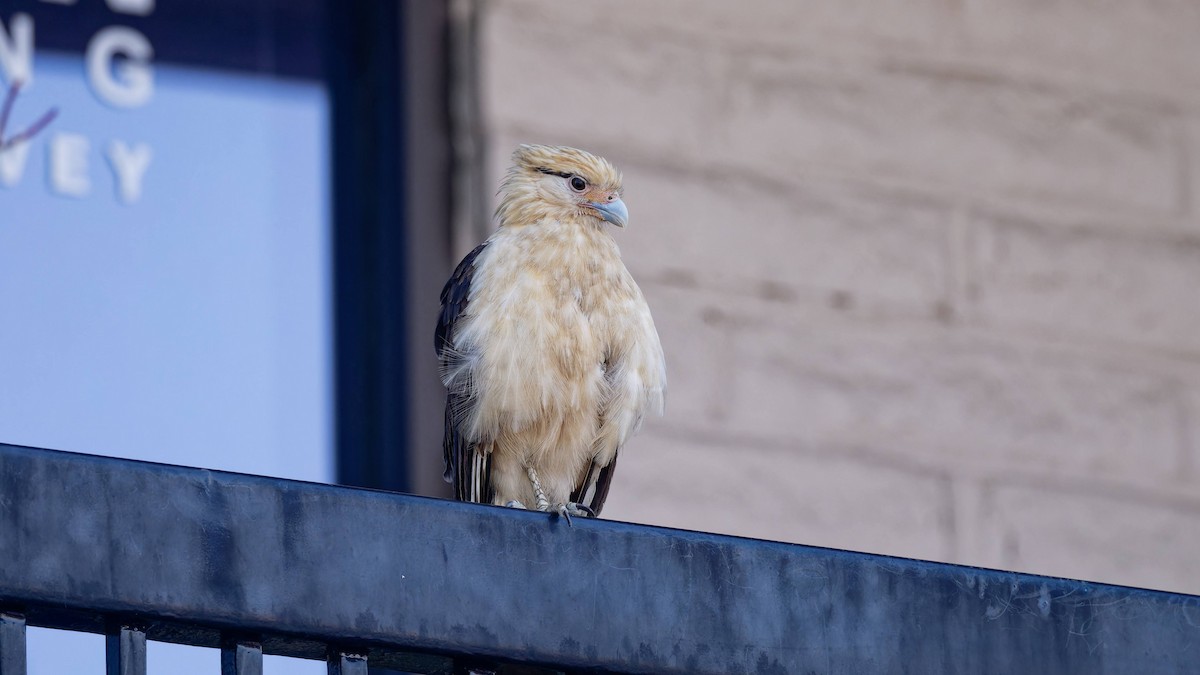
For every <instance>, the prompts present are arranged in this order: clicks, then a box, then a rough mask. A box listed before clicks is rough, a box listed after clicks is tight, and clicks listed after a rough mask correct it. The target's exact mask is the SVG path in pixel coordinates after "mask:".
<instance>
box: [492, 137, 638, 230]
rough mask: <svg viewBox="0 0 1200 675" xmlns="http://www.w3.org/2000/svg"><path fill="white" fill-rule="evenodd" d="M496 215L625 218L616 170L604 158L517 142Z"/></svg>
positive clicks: (505, 220)
mask: <svg viewBox="0 0 1200 675" xmlns="http://www.w3.org/2000/svg"><path fill="white" fill-rule="evenodd" d="M500 192H501V194H502V195H503V197H502V199H501V201H500V208H499V209H498V210H497V216H498V217H499V219H500V224H501V225H511V224H527V223H533V222H537V221H539V220H542V219H544V218H553V219H556V220H579V219H584V220H586V221H591V222H594V223H596V224H600V223H601V221H607V222H609V223H612V224H613V225H616V226H617V227H625V225H626V224H627V223H628V222H629V212H628V211H627V210H626V209H625V202H623V201H621V173H620V172H619V171H617V170H616V168H615V167H613V165H612V164H610V163H609V161H608V160H607V159H604V158H603V157H597V156H596V155H593V154H591V153H588V152H584V151H583V150H576V149H575V148H568V147H566V146H554V145H522V146H520V147H518V148H517V151H516V152H514V153H513V165H512V167H511V168H510V169H509V170H508V175H507V176H505V178H504V182H503V183H502V184H501V186H500Z"/></svg>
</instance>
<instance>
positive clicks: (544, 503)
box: [525, 464, 550, 511]
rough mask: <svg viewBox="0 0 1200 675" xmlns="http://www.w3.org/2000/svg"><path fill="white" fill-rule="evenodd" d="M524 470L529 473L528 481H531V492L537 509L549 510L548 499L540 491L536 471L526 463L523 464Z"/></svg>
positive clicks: (540, 486)
mask: <svg viewBox="0 0 1200 675" xmlns="http://www.w3.org/2000/svg"><path fill="white" fill-rule="evenodd" d="M525 472H526V473H528V474H529V482H530V483H533V494H534V496H535V497H536V498H537V510H538V511H549V510H550V500H549V499H546V493H545V492H543V491H542V481H540V480H538V476H537V472H536V471H534V470H533V467H532V466H529V465H528V464H526V465H525Z"/></svg>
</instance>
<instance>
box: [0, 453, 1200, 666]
mask: <svg viewBox="0 0 1200 675" xmlns="http://www.w3.org/2000/svg"><path fill="white" fill-rule="evenodd" d="M764 517H768V514H764ZM769 517H777V515H775V516H769ZM0 559H2V560H3V564H0V606H2V607H5V608H8V609H12V610H14V611H19V612H23V613H24V614H25V615H26V616H27V617H28V619H29V622H30V623H31V624H34V625H45V626H52V627H60V628H70V629H75V630H91V631H97V632H100V631H103V630H105V626H106V622H109V623H111V622H112V621H113V620H114V618H115V617H120V618H121V619H122V620H124V619H129V620H135V619H136V620H138V621H140V622H141V623H142V625H144V626H146V630H147V635H148V636H149V637H150V638H151V639H159V640H169V641H175V642H183V643H188V644H197V645H204V646H212V647H215V646H218V645H219V644H220V643H221V638H222V635H223V634H224V635H226V636H228V635H231V634H235V633H236V634H242V635H253V636H255V638H256V639H258V640H260V641H261V642H262V645H263V649H264V651H266V652H268V653H276V654H285V655H290V656H301V657H309V658H323V657H324V655H325V650H326V649H327V646H328V645H339V646H349V647H355V648H358V649H361V650H362V652H363V653H365V654H369V655H370V658H371V660H372V663H375V664H379V665H389V666H391V667H396V668H404V669H409V670H414V671H423V672H438V671H443V670H446V669H448V668H449V663H450V659H451V658H452V657H455V656H459V655H467V656H471V657H476V658H484V659H498V660H507V661H520V662H527V663H536V664H544V665H548V666H557V667H560V668H564V669H602V670H612V671H626V672H647V673H651V672H653V673H672V672H673V673H703V672H712V673H734V672H760V673H801V672H810V671H813V672H826V673H832V672H842V673H874V672H921V673H934V672H964V673H966V672H979V673H982V672H1013V673H1017V672H1055V673H1065V674H1070V673H1103V672H1108V673H1118V672H1138V673H1184V672H1191V673H1194V672H1196V669H1197V665H1196V664H1197V663H1200V598H1198V597H1195V596H1189V595H1182V594H1172V593H1163V592H1156V591H1148V590H1142V589H1135V588H1125V587H1119V586H1109V585H1103V584H1094V583H1087V582H1080V581H1071V580H1065V579H1055V578H1048V577H1039V576H1032V575H1024V574H1016V573H1010V572H999V571H993V570H983V569H977V568H970V567H961V566H954V565H944V564H937V563H928V562H921V561H914V560H905V559H898V558H889V557H884V556H876V555H868V554H860V553H850V552H846V551H837V550H829V549H819V548H812V547H806V546H798V545H790V544H780V543H773V542H765V541H757V540H749V539H740V538H736V537H726V536H719V535H712V534H703V533H696V532H685V531H679V530H670V529H663V528H655V527H646V526H639V525H631V524H627V523H620V522H613V521H603V520H600V521H594V520H584V519H576V520H575V525H574V527H568V526H567V524H566V523H565V522H563V521H561V520H558V519H556V518H554V517H550V516H546V515H545V514H539V513H530V512H522V511H517V510H511V509H497V508H491V507H484V506H477V505H469V504H459V503H453V502H446V501H442V500H436V499H427V498H421V497H414V496H409V495H401V494H391V493H385V492H378V491H370V490H357V489H349V488H342V487H336V486H329V485H319V484H313V483H302V482H296V481H287V480H280V479H272V478H264V477H257V476H246V475H239V474H232V473H224V472H219V471H210V470H205V469H191V468H184V467H176V466H167V465H161V464H150V463H145V462H135V461H129V460H121V459H114V458H109V457H98V456H89V455H78V454H71V453H62V452H55V451H49V450H36V449H31V448H22V447H16V446H8V445H0Z"/></svg>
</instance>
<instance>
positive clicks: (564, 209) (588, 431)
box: [434, 144, 667, 524]
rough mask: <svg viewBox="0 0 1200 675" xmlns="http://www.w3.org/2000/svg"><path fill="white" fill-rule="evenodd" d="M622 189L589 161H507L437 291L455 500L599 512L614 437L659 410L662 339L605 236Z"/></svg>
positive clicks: (553, 157)
mask: <svg viewBox="0 0 1200 675" xmlns="http://www.w3.org/2000/svg"><path fill="white" fill-rule="evenodd" d="M623 194H624V191H623V187H622V175H621V173H620V172H619V171H618V170H617V169H616V168H615V167H614V166H613V165H612V164H611V163H610V162H609V161H608V160H606V159H604V158H602V157H599V156H596V155H593V154H591V153H589V152H586V151H583V150H579V149H576V148H571V147H566V146H553V145H532V144H531V145H521V146H519V147H518V148H517V149H516V151H515V152H514V153H513V155H512V165H511V167H510V168H509V169H508V172H507V173H506V175H505V176H504V178H503V180H502V181H501V184H500V192H499V195H500V203H499V206H498V207H497V209H496V214H495V219H496V221H497V223H498V227H497V229H496V230H495V232H494V233H493V234H492V235H491V236H490V237H488V238H487V240H486V241H484V242H483V243H482V244H480V245H479V246H477V247H475V249H474V250H472V251H471V252H470V253H468V254H467V255H466V257H464V258H463V259H462V261H461V262H460V263H459V264H458V266H457V267H456V268H455V270H454V273H453V274H452V275H451V276H450V279H449V280H448V281H447V282H446V284H445V287H444V288H443V289H442V293H441V313H440V314H439V316H438V321H437V327H436V330H435V334H434V343H435V347H436V349H437V356H438V361H439V367H440V373H441V379H442V382H443V384H444V385H445V386H446V409H445V433H444V439H443V454H444V460H445V472H444V475H443V477H444V478H445V480H446V481H447V482H450V483H453V484H454V492H455V497H456V498H457V499H458V500H460V501H468V502H477V503H483V504H492V505H497V506H509V507H514V508H524V509H530V510H538V511H545V512H549V513H554V514H558V515H560V516H562V517H565V518H566V520H567V521H568V524H570V520H571V516H586V517H595V516H598V515H599V514H600V511H601V509H602V508H603V506H604V503H605V500H606V499H607V497H608V492H609V487H610V486H611V483H612V478H613V472H614V470H615V469H616V463H617V456H618V454H619V453H620V452H621V450H622V448H623V447H624V446H625V443H626V441H628V440H629V439H630V438H631V437H632V436H633V435H634V434H635V433H637V431H638V429H639V428H640V427H641V425H642V421H643V419H644V418H645V417H646V415H647V414H648V413H653V414H656V415H662V414H663V409H664V400H665V395H666V387H667V376H666V362H665V359H664V356H663V349H662V344H661V341H660V340H659V336H658V331H657V329H656V328H655V325H654V319H653V317H652V316H651V315H650V308H649V306H648V305H647V303H646V299H645V297H644V296H643V294H642V291H641V289H640V288H639V287H638V285H637V283H636V282H635V281H634V279H633V277H632V275H631V274H630V273H629V270H628V269H627V268H626V267H625V264H624V263H623V261H622V259H621V252H620V249H619V248H618V247H617V243H616V241H615V239H614V238H613V235H612V231H611V230H612V229H613V227H616V228H624V227H625V226H626V225H627V224H628V221H629V212H628V210H627V208H626V206H625V202H624V201H623V199H622V196H623Z"/></svg>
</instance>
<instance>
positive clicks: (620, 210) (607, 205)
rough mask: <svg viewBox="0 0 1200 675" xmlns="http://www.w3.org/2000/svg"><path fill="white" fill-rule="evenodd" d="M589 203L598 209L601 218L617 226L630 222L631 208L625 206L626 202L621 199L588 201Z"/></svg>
mask: <svg viewBox="0 0 1200 675" xmlns="http://www.w3.org/2000/svg"><path fill="white" fill-rule="evenodd" d="M587 205H588V206H590V207H592V208H593V209H596V211H597V212H598V213H599V214H600V217H601V218H603V219H605V220H607V221H608V222H610V223H612V224H613V225H616V226H617V227H625V225H626V224H627V223H629V209H626V208H625V202H623V201H621V200H620V199H614V200H612V201H611V202H588V203H587Z"/></svg>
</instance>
